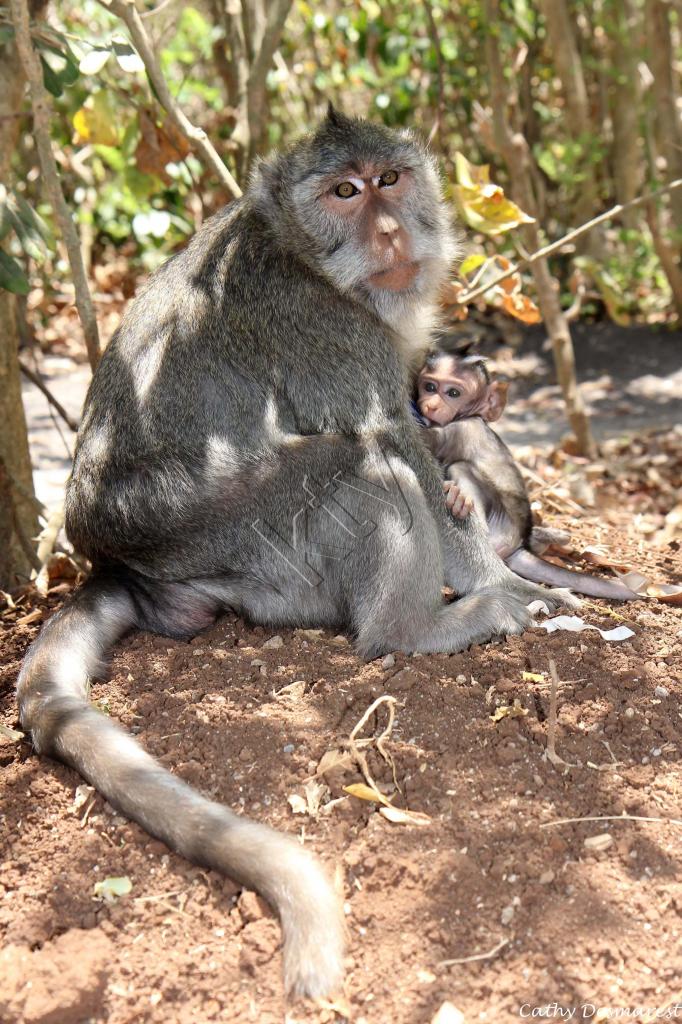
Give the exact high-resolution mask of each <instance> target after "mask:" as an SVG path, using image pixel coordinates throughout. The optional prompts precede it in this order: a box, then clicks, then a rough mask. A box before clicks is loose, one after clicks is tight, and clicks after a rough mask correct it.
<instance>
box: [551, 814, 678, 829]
mask: <svg viewBox="0 0 682 1024" xmlns="http://www.w3.org/2000/svg"><path fill="white" fill-rule="evenodd" d="M581 821H644V822H647V823H649V824H654V825H682V820H680V818H648V817H645V816H644V815H643V814H588V815H586V816H585V817H584V818H557V819H556V821H543V822H542V823H541V824H540V828H554V827H555V825H576V824H578V823H579V822H581Z"/></svg>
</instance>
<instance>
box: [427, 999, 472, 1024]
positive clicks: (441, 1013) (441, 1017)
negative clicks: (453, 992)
mask: <svg viewBox="0 0 682 1024" xmlns="http://www.w3.org/2000/svg"><path fill="white" fill-rule="evenodd" d="M431 1024H464V1014H463V1013H462V1011H461V1010H458V1009H457V1007H456V1006H455V1005H454V1003H450V1002H448V1001H447V1000H446V1001H445V1002H444V1003H443V1005H442V1006H441V1008H440V1009H439V1010H438V1012H437V1013H436V1016H435V1017H434V1018H433V1019H432V1021H431Z"/></svg>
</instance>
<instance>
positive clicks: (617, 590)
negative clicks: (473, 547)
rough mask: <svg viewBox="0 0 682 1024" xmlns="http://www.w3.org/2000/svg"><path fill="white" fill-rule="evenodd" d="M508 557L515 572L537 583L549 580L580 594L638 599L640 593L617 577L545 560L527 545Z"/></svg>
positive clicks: (630, 599) (553, 583) (626, 599)
mask: <svg viewBox="0 0 682 1024" xmlns="http://www.w3.org/2000/svg"><path fill="white" fill-rule="evenodd" d="M505 561H506V563H507V565H508V566H509V568H510V569H513V570H514V572H515V573H518V575H519V576H523V578H524V580H532V582H533V583H547V584H548V585H549V586H550V587H570V589H571V590H575V591H576V592H577V593H578V594H585V595H586V596H587V597H605V598H606V599H607V600H611V601H634V600H636V599H637V596H638V595H637V594H636V593H635V592H634V590H630V588H629V587H626V586H625V584H624V583H619V582H618V581H617V580H605V579H600V578H599V577H598V576H590V575H589V573H585V572H578V571H577V570H575V569H562V568H561V567H560V566H558V565H552V564H551V562H545V561H544V559H542V558H538V556H537V555H534V554H533V553H532V551H527V550H526V549H525V548H517V550H516V551H514V552H513V553H512V554H511V555H509V557H508V558H506V559H505Z"/></svg>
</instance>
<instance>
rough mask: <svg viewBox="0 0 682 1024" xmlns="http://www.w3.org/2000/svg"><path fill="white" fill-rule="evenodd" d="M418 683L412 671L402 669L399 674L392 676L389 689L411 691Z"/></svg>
mask: <svg viewBox="0 0 682 1024" xmlns="http://www.w3.org/2000/svg"><path fill="white" fill-rule="evenodd" d="M418 681H419V679H418V676H417V674H416V672H415V671H414V669H411V668H402V669H401V670H400V672H396V674H395V675H394V676H391V689H392V690H411V689H412V687H413V686H415V685H416V684H417V682H418Z"/></svg>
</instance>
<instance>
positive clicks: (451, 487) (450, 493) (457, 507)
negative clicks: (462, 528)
mask: <svg viewBox="0 0 682 1024" xmlns="http://www.w3.org/2000/svg"><path fill="white" fill-rule="evenodd" d="M443 491H444V492H445V504H446V505H447V507H448V508H449V509H450V511H451V512H452V514H453V516H455V518H456V519H466V518H467V516H468V515H469V514H470V513H471V512H472V511H473V508H474V502H473V499H472V498H470V497H469V496H468V495H467V494H465V493H464V491H462V490H461V488H460V486H459V484H456V483H455V481H454V480H445V481H444V482H443Z"/></svg>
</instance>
